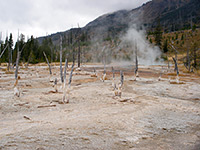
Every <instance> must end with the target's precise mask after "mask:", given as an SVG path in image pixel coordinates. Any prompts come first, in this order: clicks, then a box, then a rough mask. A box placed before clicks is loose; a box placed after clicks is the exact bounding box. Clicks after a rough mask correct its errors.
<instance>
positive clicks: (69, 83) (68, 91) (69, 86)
mask: <svg viewBox="0 0 200 150" xmlns="http://www.w3.org/2000/svg"><path fill="white" fill-rule="evenodd" d="M73 70H74V63H73V64H72V68H71V72H70V76H69V82H68V90H67V93H68V97H67V103H69V96H70V88H71V82H72V75H73Z"/></svg>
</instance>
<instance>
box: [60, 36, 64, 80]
mask: <svg viewBox="0 0 200 150" xmlns="http://www.w3.org/2000/svg"><path fill="white" fill-rule="evenodd" d="M60 78H61V82H62V83H63V82H64V81H63V71H62V37H61V36H60Z"/></svg>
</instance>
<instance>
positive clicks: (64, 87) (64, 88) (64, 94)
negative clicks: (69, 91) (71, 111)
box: [63, 59, 67, 103]
mask: <svg viewBox="0 0 200 150" xmlns="http://www.w3.org/2000/svg"><path fill="white" fill-rule="evenodd" d="M66 72H67V59H65V69H64V83H63V84H64V85H63V103H65V97H66Z"/></svg>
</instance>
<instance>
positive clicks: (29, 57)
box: [26, 51, 32, 69]
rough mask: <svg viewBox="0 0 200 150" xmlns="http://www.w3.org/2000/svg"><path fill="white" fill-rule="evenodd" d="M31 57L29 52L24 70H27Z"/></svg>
mask: <svg viewBox="0 0 200 150" xmlns="http://www.w3.org/2000/svg"><path fill="white" fill-rule="evenodd" d="M31 56H32V51H31V52H30V54H29V56H28V61H27V63H26V69H28V65H29V62H30V59H31Z"/></svg>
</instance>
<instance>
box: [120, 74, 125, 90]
mask: <svg viewBox="0 0 200 150" xmlns="http://www.w3.org/2000/svg"><path fill="white" fill-rule="evenodd" d="M120 77H121V80H120V81H121V87H122V86H123V84H124V73H123V71H120Z"/></svg>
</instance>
